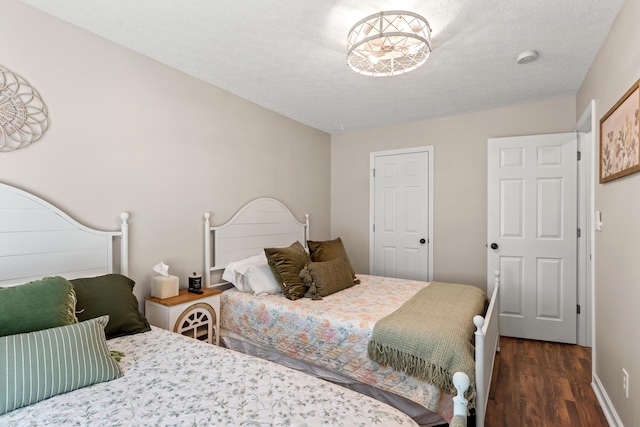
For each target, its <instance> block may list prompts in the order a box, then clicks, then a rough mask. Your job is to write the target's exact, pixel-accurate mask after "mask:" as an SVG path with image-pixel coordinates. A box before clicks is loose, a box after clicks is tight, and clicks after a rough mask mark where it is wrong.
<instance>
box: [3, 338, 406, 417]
mask: <svg viewBox="0 0 640 427" xmlns="http://www.w3.org/2000/svg"><path fill="white" fill-rule="evenodd" d="M108 346H109V348H110V349H111V350H117V351H119V352H122V353H124V357H123V358H122V359H121V361H120V362H119V363H120V366H121V368H122V370H123V372H124V376H122V377H121V378H118V379H115V380H112V381H109V382H105V383H100V384H95V385H93V386H89V387H86V388H82V389H79V390H75V391H72V392H69V393H66V394H62V395H59V396H56V397H53V398H50V399H47V400H44V401H42V402H39V403H36V404H33V405H31V406H28V407H24V408H20V409H16V410H14V411H12V412H9V413H7V414H5V415H2V416H0V426H71V425H83V426H84V425H100V426H116V425H117V426H123V425H131V426H133V425H135V426H163V425H172V426H187V425H188V426H196V425H203V426H205V425H206V426H214V425H220V426H232V425H243V426H270V425H274V426H289V425H295V426H301V425H307V426H322V425H324V426H327V425H348V426H372V425H379V426H390V425H393V426H415V423H414V422H413V421H412V420H411V419H410V418H409V417H408V416H406V415H404V414H403V413H401V412H400V411H397V410H396V409H393V408H391V407H390V406H388V405H385V404H383V403H380V402H378V401H376V400H374V399H371V398H369V397H366V396H363V395H361V394H359V393H356V392H352V391H350V390H345V389H344V388H342V387H339V386H336V385H334V384H331V383H329V382H326V381H323V380H319V379H317V378H313V377H311V376H308V375H305V374H302V373H300V372H297V371H294V370H291V369H288V368H285V367H283V366H280V365H277V364H275V363H271V362H267V361H265V360H262V359H258V358H254V357H251V356H248V355H245V354H241V353H237V352H233V351H231V350H228V349H224V348H221V347H217V346H213V345H210V344H206V343H202V342H199V341H197V340H193V339H189V338H186V337H183V336H181V335H178V334H173V333H171V332H168V331H165V330H162V329H158V328H155V327H153V328H152V330H151V331H150V332H145V333H141V334H137V335H132V336H126V337H120V338H115V339H112V340H109V341H108Z"/></svg>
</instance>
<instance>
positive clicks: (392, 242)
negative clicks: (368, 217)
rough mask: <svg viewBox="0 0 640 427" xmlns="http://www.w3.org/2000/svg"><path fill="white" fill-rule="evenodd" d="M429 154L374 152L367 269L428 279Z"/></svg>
mask: <svg viewBox="0 0 640 427" xmlns="http://www.w3.org/2000/svg"><path fill="white" fill-rule="evenodd" d="M431 154H432V152H430V150H423V151H416V152H393V151H392V152H382V153H372V164H373V174H372V180H373V183H372V199H373V200H372V208H373V209H372V210H373V217H372V234H371V237H372V238H371V247H372V250H371V252H372V253H371V259H370V264H371V266H370V271H371V274H374V275H377V276H385V277H398V278H402V279H415V280H424V281H428V280H431V266H430V265H431V261H430V245H431V239H430V237H431V236H430V232H429V229H430V226H429V223H430V179H431V178H430V155H431Z"/></svg>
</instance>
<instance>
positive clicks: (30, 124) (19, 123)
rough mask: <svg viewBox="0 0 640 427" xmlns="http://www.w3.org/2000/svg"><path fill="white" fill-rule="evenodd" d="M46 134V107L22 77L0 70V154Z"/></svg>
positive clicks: (36, 92) (2, 68)
mask: <svg viewBox="0 0 640 427" xmlns="http://www.w3.org/2000/svg"><path fill="white" fill-rule="evenodd" d="M45 130H47V107H46V106H45V105H44V102H42V98H41V97H40V94H39V93H38V91H36V90H35V89H34V88H32V87H31V86H30V85H29V83H27V81H26V80H25V79H23V78H22V77H20V76H18V75H16V74H15V73H13V72H11V71H9V70H7V69H6V68H4V67H2V66H0V151H13V150H17V149H19V148H24V147H26V146H27V145H29V144H31V143H32V142H36V141H37V140H39V139H40V138H41V137H42V134H44V131H45Z"/></svg>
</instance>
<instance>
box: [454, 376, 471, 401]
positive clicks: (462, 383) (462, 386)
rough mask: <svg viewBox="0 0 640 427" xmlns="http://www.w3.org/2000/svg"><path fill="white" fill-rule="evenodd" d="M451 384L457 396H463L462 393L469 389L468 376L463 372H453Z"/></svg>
mask: <svg viewBox="0 0 640 427" xmlns="http://www.w3.org/2000/svg"><path fill="white" fill-rule="evenodd" d="M453 384H454V386H455V387H456V390H458V396H461V397H464V393H465V392H466V391H467V390H468V389H469V377H468V376H467V374H465V373H464V372H456V373H455V374H453Z"/></svg>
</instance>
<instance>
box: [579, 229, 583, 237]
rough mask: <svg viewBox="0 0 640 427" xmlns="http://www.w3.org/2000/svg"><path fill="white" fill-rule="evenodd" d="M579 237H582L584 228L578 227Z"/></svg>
mask: <svg viewBox="0 0 640 427" xmlns="http://www.w3.org/2000/svg"><path fill="white" fill-rule="evenodd" d="M578 237H582V230H580V229H579V228H578Z"/></svg>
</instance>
